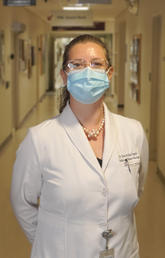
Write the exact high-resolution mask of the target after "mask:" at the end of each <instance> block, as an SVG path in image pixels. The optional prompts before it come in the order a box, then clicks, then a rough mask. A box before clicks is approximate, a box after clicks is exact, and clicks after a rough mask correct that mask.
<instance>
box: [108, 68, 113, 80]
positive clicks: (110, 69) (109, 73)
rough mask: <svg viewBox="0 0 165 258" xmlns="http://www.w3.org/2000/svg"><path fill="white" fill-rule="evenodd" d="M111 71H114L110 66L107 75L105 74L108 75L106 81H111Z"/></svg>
mask: <svg viewBox="0 0 165 258" xmlns="http://www.w3.org/2000/svg"><path fill="white" fill-rule="evenodd" d="M113 71H114V69H113V67H112V66H110V68H109V71H108V73H107V75H108V79H109V80H111V79H112V74H113Z"/></svg>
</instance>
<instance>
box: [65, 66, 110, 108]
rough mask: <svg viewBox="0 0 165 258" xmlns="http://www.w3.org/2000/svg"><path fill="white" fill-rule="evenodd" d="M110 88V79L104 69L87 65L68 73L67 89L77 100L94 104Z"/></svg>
mask: <svg viewBox="0 0 165 258" xmlns="http://www.w3.org/2000/svg"><path fill="white" fill-rule="evenodd" d="M108 88H109V79H108V76H107V73H106V72H105V71H104V70H99V69H91V68H90V67H86V68H85V69H81V70H78V71H71V72H69V73H68V78H67V89H68V91H69V92H70V94H71V95H72V96H73V98H75V99H76V100H77V101H79V102H81V103H83V104H92V103H95V102H96V101H97V100H99V99H100V98H101V97H102V96H103V94H104V92H105V90H106V89H108Z"/></svg>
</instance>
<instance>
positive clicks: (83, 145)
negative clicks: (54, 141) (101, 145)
mask: <svg viewBox="0 0 165 258" xmlns="http://www.w3.org/2000/svg"><path fill="white" fill-rule="evenodd" d="M59 120H60V123H61V125H62V126H63V127H64V129H65V131H66V133H67V134H68V136H69V137H70V139H71V141H72V143H73V144H74V145H75V146H76V148H77V149H78V150H79V152H80V153H81V154H82V155H83V157H84V159H86V160H87V161H88V162H89V163H90V165H92V167H94V168H95V170H96V171H97V172H99V173H100V172H101V168H100V165H99V163H98V161H97V159H96V157H95V154H94V152H93V150H92V148H91V146H90V144H89V142H88V139H87V137H86V135H85V133H84V130H83V128H82V126H81V125H80V123H79V121H78V120H77V118H76V116H75V115H74V113H73V112H72V110H71V108H70V106H69V104H67V106H66V107H65V109H64V110H63V112H62V113H61V115H60V116H59Z"/></svg>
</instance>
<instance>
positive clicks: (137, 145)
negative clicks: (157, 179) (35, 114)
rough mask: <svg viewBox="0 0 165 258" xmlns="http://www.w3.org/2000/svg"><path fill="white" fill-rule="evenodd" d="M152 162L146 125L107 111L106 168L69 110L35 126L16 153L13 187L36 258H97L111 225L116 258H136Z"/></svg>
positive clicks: (16, 207) (15, 205) (15, 204)
mask: <svg viewBox="0 0 165 258" xmlns="http://www.w3.org/2000/svg"><path fill="white" fill-rule="evenodd" d="M147 162H148V145H147V141H146V138H145V135H144V132H143V129H142V126H141V124H140V123H139V122H138V121H136V120H133V119H128V118H125V117H122V116H120V115H116V114H113V113H111V112H109V111H108V109H107V107H106V106H105V141H104V152H103V165H102V168H101V167H100V165H99V163H98V161H97V159H96V157H95V155H94V152H93V150H92V148H91V146H90V144H89V142H88V140H87V137H86V136H85V134H84V131H83V129H82V127H81V125H80V124H79V122H78V120H77V119H76V117H75V115H74V114H73V113H72V111H71V109H70V107H69V105H67V106H66V107H65V109H64V111H63V112H62V114H61V115H59V116H57V117H55V118H53V119H50V120H47V121H45V122H43V123H41V124H40V125H37V126H35V127H33V128H31V129H30V130H29V132H28V134H27V136H26V138H25V139H24V141H23V142H22V144H21V145H20V147H19V149H18V151H17V158H16V162H15V165H14V171H13V178H12V188H11V200H12V205H13V208H14V211H15V214H16V217H17V219H18V221H19V223H20V224H21V226H22V228H23V230H24V232H25V234H26V235H27V237H28V239H29V240H30V241H31V242H32V253H31V258H99V252H100V251H101V250H104V249H105V239H104V238H103V237H102V232H103V231H104V230H106V229H107V228H108V229H112V230H113V232H114V236H113V237H112V238H111V239H110V242H109V248H114V251H115V258H138V257H139V254H138V242H137V237H136V224H135V220H134V213H133V210H134V207H135V206H136V204H137V202H138V199H139V195H140V193H141V192H142V191H143V186H144V181H145V177H146V171H147Z"/></svg>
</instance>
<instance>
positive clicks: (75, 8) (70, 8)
mask: <svg viewBox="0 0 165 258" xmlns="http://www.w3.org/2000/svg"><path fill="white" fill-rule="evenodd" d="M62 9H63V10H64V11H87V10H89V7H88V6H64V7H63V8H62Z"/></svg>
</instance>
